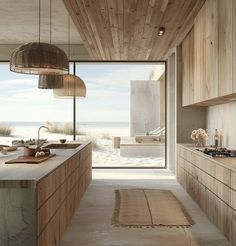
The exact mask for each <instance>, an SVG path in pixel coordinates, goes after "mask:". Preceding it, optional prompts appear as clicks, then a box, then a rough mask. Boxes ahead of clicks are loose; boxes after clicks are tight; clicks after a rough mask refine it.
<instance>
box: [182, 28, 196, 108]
mask: <svg viewBox="0 0 236 246" xmlns="http://www.w3.org/2000/svg"><path fill="white" fill-rule="evenodd" d="M193 41H194V35H193V30H192V31H191V32H190V33H189V35H188V36H187V37H186V38H185V40H184V41H183V44H182V56H183V61H184V62H183V73H182V76H183V80H182V81H183V84H182V85H183V86H182V91H183V93H182V104H183V106H187V105H189V104H192V103H194V84H193Z"/></svg>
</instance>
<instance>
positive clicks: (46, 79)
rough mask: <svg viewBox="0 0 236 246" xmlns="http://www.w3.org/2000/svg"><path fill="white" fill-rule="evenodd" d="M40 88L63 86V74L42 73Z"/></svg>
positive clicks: (39, 82)
mask: <svg viewBox="0 0 236 246" xmlns="http://www.w3.org/2000/svg"><path fill="white" fill-rule="evenodd" d="M38 88H39V89H59V88H63V75H40V76H39V81H38Z"/></svg>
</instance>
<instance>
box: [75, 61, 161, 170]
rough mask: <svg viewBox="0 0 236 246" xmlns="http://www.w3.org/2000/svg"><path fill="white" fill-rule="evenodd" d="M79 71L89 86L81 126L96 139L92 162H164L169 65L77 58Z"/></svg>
mask: <svg viewBox="0 0 236 246" xmlns="http://www.w3.org/2000/svg"><path fill="white" fill-rule="evenodd" d="M76 75H78V76H80V77H81V78H82V79H83V80H84V81H85V82H86V86H87V97H86V99H85V100H77V127H78V129H79V131H80V132H81V133H82V134H86V137H87V138H90V139H91V141H92V142H93V145H94V153H93V166H94V167H100V168H101V167H126V168H129V167H136V168H137V167H141V168H153V167H161V168H162V167H165V64H164V63H149V64H147V63H109V62H107V63H101V62H93V63H76ZM149 134H150V135H149ZM147 135H149V136H147ZM77 138H78V139H83V136H82V135H81V136H77ZM117 144H118V145H119V146H116V145H117ZM119 147H120V148H119Z"/></svg>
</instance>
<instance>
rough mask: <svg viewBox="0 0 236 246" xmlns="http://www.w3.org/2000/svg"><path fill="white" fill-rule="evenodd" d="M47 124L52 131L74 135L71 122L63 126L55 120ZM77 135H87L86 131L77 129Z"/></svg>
mask: <svg viewBox="0 0 236 246" xmlns="http://www.w3.org/2000/svg"><path fill="white" fill-rule="evenodd" d="M46 126H47V127H48V129H49V132H50V133H59V134H65V135H73V125H72V123H71V122H65V123H64V124H63V125H62V126H61V125H60V124H58V123H55V122H49V121H47V122H46ZM76 135H86V132H84V131H81V130H76Z"/></svg>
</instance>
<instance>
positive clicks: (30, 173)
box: [0, 142, 89, 188]
mask: <svg viewBox="0 0 236 246" xmlns="http://www.w3.org/2000/svg"><path fill="white" fill-rule="evenodd" d="M48 144H49V143H47V144H45V145H48ZM88 144H89V142H83V143H81V145H80V146H79V147H77V148H75V149H51V153H52V154H56V155H55V156H53V157H52V158H50V159H48V160H46V161H44V162H42V163H40V164H27V163H25V164H24V163H22V164H5V162H6V161H8V160H11V159H14V158H16V157H18V156H22V155H23V148H19V149H18V150H16V151H14V152H8V156H3V155H2V156H0V188H4V187H5V188H6V187H24V188H26V187H32V188H35V187H36V183H37V182H38V181H39V180H40V179H42V178H43V177H45V176H47V175H48V174H49V173H51V172H52V171H53V170H55V169H56V168H57V167H59V166H60V165H61V164H62V163H64V162H65V161H66V160H68V159H69V158H70V157H71V156H73V155H75V154H76V153H78V152H79V151H81V150H82V149H83V148H85V147H86V146H87V145H88Z"/></svg>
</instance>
